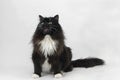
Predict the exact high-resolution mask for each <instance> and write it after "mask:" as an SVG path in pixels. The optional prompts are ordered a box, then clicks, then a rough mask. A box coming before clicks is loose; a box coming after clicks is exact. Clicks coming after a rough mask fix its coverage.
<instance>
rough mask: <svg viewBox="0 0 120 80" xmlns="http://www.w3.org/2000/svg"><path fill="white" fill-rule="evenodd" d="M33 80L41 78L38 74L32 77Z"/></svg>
mask: <svg viewBox="0 0 120 80" xmlns="http://www.w3.org/2000/svg"><path fill="white" fill-rule="evenodd" d="M32 78H34V79H38V78H40V77H39V75H38V74H33V75H32Z"/></svg>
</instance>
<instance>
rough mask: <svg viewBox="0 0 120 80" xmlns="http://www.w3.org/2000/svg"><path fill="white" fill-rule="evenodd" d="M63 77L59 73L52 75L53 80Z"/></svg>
mask: <svg viewBox="0 0 120 80" xmlns="http://www.w3.org/2000/svg"><path fill="white" fill-rule="evenodd" d="M62 76H63V75H62V74H61V73H57V74H55V75H54V77H55V78H61V77H62Z"/></svg>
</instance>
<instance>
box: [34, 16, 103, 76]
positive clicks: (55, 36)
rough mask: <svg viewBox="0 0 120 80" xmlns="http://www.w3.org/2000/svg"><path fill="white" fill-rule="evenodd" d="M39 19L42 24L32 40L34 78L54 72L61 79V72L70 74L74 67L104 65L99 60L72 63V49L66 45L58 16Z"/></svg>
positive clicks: (91, 59)
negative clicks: (43, 73)
mask: <svg viewBox="0 0 120 80" xmlns="http://www.w3.org/2000/svg"><path fill="white" fill-rule="evenodd" d="M39 17H40V23H39V24H38V27H37V29H36V31H35V33H34V36H33V39H32V42H33V47H34V49H33V54H32V60H33V63H34V76H33V77H40V76H41V72H53V74H54V75H55V77H61V76H62V74H61V71H64V72H68V71H71V70H72V69H73V67H92V66H96V65H102V64H103V61H102V60H101V59H98V58H90V59H84V60H82V59H79V60H76V61H71V59H72V53H71V49H70V48H69V47H67V46H66V45H65V43H64V39H65V37H64V34H63V30H62V28H61V26H60V24H59V21H58V15H56V16H55V17H48V18H47V17H45V18H43V17H42V16H39Z"/></svg>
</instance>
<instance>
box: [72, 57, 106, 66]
mask: <svg viewBox="0 0 120 80" xmlns="http://www.w3.org/2000/svg"><path fill="white" fill-rule="evenodd" d="M71 64H72V66H73V67H85V68H89V67H94V66H98V65H103V64H104V61H103V60H102V59H99V58H85V59H78V60H74V61H72V62H71Z"/></svg>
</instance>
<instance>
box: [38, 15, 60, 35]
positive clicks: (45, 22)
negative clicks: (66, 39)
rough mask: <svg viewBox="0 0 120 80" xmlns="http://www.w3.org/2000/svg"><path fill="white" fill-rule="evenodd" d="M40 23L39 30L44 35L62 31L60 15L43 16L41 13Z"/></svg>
mask: <svg viewBox="0 0 120 80" xmlns="http://www.w3.org/2000/svg"><path fill="white" fill-rule="evenodd" d="M39 18H40V23H39V24H38V27H37V31H38V33H40V34H43V35H47V34H49V35H54V34H57V33H59V32H61V31H62V29H61V27H60V25H59V22H58V21H59V20H58V19H59V16H58V15H56V16H54V17H42V16H41V15H39Z"/></svg>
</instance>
